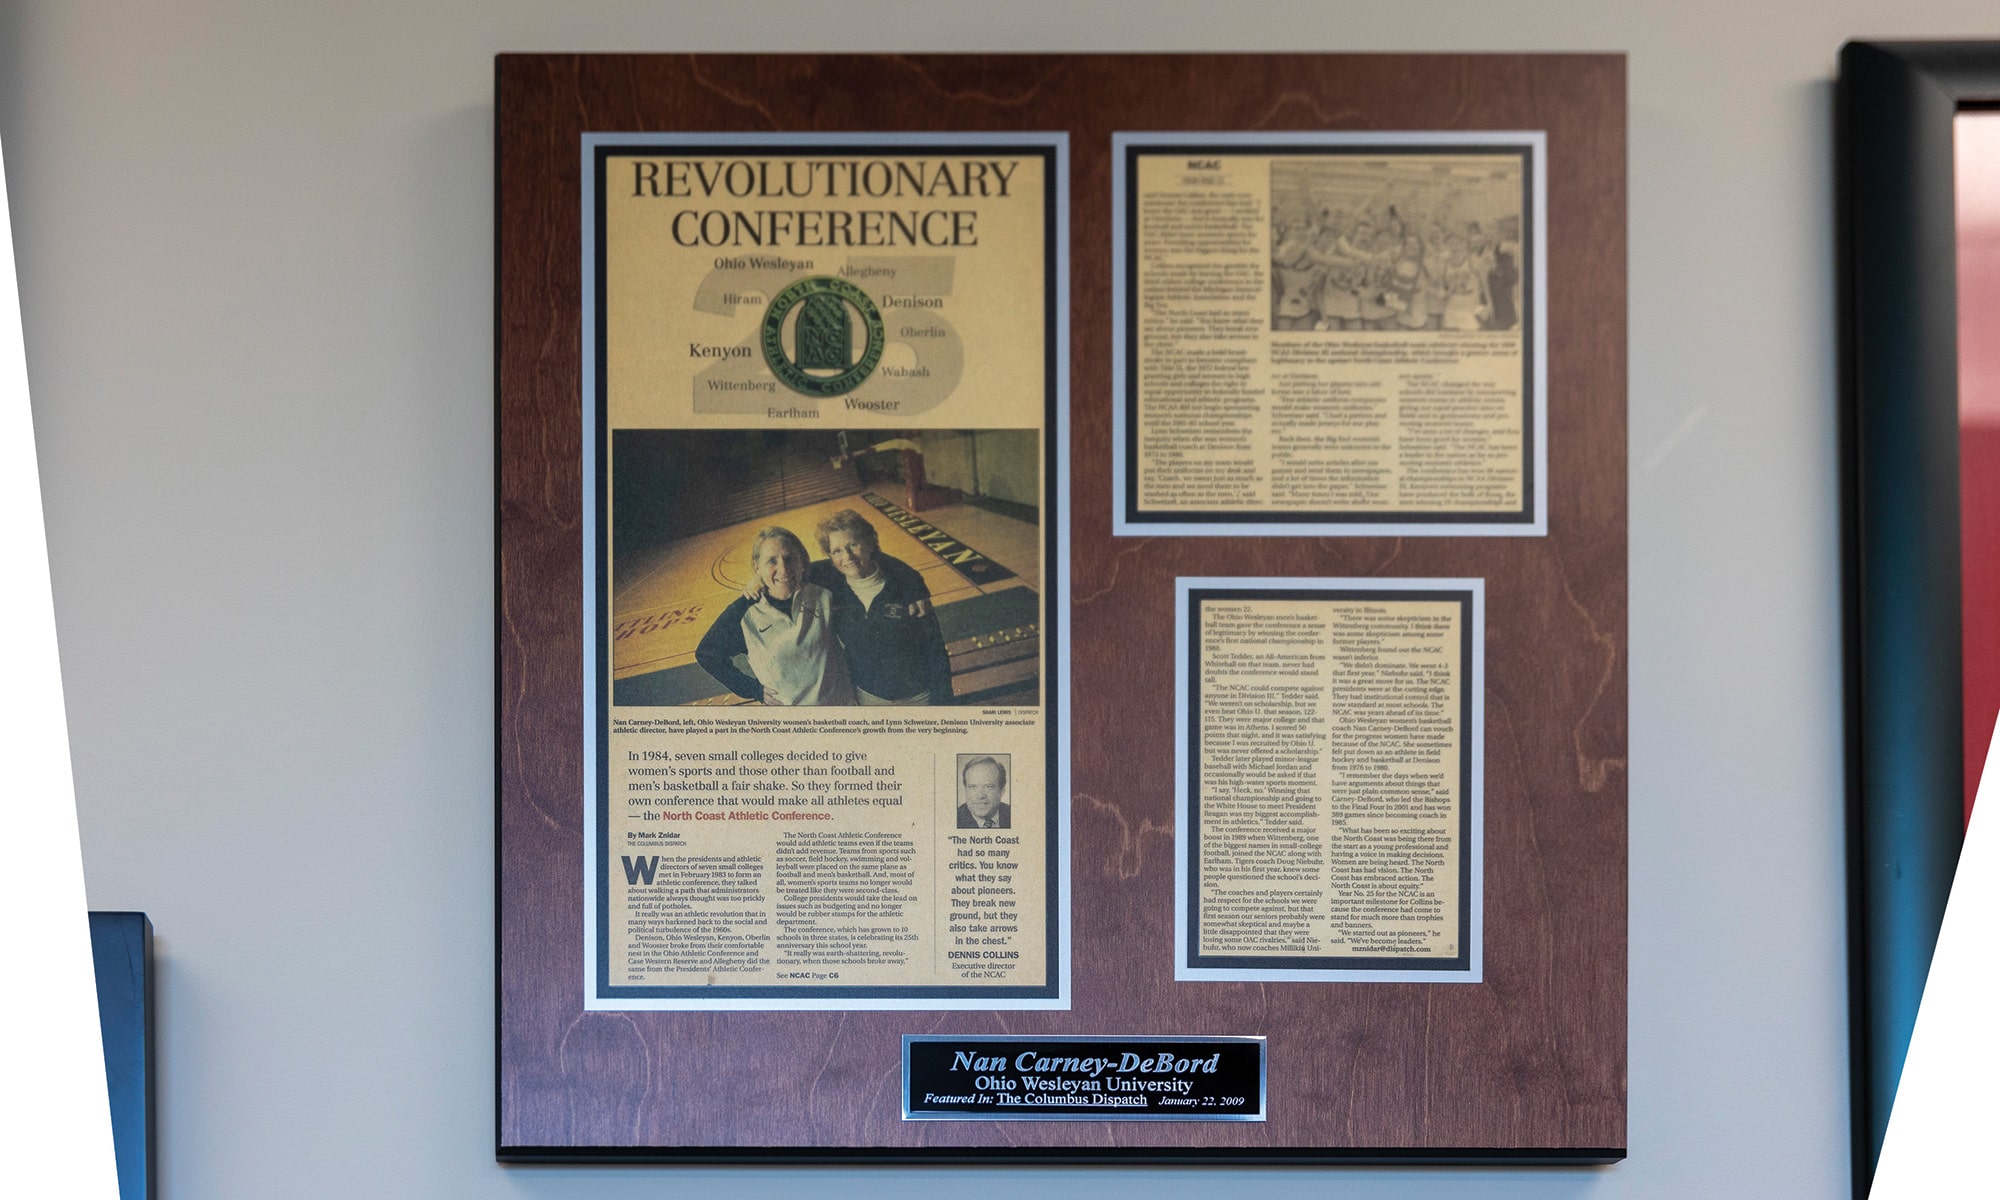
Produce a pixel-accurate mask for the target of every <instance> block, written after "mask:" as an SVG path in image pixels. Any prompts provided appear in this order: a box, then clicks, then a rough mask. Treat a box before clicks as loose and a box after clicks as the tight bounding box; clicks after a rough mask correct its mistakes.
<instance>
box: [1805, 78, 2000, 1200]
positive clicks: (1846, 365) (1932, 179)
mask: <svg viewBox="0 0 2000 1200" xmlns="http://www.w3.org/2000/svg"><path fill="white" fill-rule="evenodd" d="M1992 107H2000V42H1858V41H1857V42H1849V43H1848V44H1847V45H1845V46H1844V47H1842V48H1841V54H1840V86H1839V108H1838V118H1837V119H1838V123H1839V137H1838V145H1837V170H1838V174H1839V221H1838V230H1839V233H1838V236H1839V238H1840V267H1841V292H1842V304H1841V326H1842V327H1841V343H1842V379H1841V383H1842V410H1843V411H1842V420H1841V429H1842V442H1843V446H1842V473H1843V479H1842V484H1843V487H1842V491H1843V497H1844V499H1843V506H1844V512H1843V514H1842V516H1843V526H1844V535H1845V536H1844V542H1845V546H1844V549H1845V554H1844V558H1845V562H1844V564H1843V576H1844V578H1843V583H1844V585H1845V591H1846V612H1845V615H1844V632H1845V637H1846V650H1847V654H1846V688H1847V711H1846V715H1847V723H1848V733H1847V756H1848V762H1847V767H1848V772H1847V777H1848V795H1847V817H1848V919H1849V957H1848V962H1849V990H1850V993H1849V1033H1850V1039H1851V1071H1852V1087H1853V1104H1852V1122H1853V1154H1854V1171H1853V1177H1854V1189H1855V1191H1854V1194H1855V1195H1856V1196H1857V1197H1863V1196H1866V1195H1867V1192H1868V1187H1869V1184H1870V1182H1871V1180H1872V1177H1873V1174H1874V1168H1875V1163H1876V1159H1877V1157H1878V1156H1879V1154H1880V1152H1881V1148H1882V1138H1883V1134H1884V1133H1885V1131H1886V1130H1887V1128H1888V1121H1889V1109H1890V1105H1891V1103H1892V1102H1893V1101H1894V1099H1895V1094H1896V1084H1897V1080H1898V1078H1899V1076H1900V1075H1901V1072H1902V1066H1903V1058H1904V1055H1905V1053H1906V1052H1907V1050H1908V1047H1909V1040H1910V1033H1911V1030H1912V1029H1913V1028H1914V1026H1915V1023H1916V1016H1917V1005H1918V1002H1919V1001H1920V1000H1921V999H1922V996H1923V989H1924V980H1925V977H1926V975H1927V973H1928V971H1929V967H1930V960H1931V952H1932V950H1933V949H1934V947H1935V946H1936V944H1937V936H1938V929H1939V927H1940V925H1941V924H1942V922H1943V919H1944V909H1945V901H1946V898H1947V897H1948V896H1949V894H1950V891H1951V881H1952V874H1953V872H1954V871H1955V869H1956V867H1957V863H1958V853H1959V848H1960V845H1961V844H1962V842H1963V840H1964V801H1963V796H1964V783H1963V761H1964V760H1963V757H1962V755H1963V727H1962V721H1963V698H1962V697H1963V691H1962V689H1963V673H1962V665H1961V662H1962V660H1961V626H1960V621H1961V616H1962V613H1961V604H1960V591H1959V588H1960V541H1959V445H1958V402H1959V393H1958V323H1957V314H1958V297H1957V270H1956V247H1957V230H1956V219H1955V216H1956V214H1955V205H1954V198H1953V130H1954V125H1953V122H1954V119H1955V118H1956V117H1957V115H1958V114H1959V113H1961V112H1963V111H1966V110H1968V109H1980V108H1992Z"/></svg>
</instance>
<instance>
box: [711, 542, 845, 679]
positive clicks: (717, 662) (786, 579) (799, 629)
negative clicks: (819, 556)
mask: <svg viewBox="0 0 2000 1200" xmlns="http://www.w3.org/2000/svg"><path fill="white" fill-rule="evenodd" d="M750 567H751V572H752V574H753V575H754V576H755V578H756V581H757V585H758V586H759V587H760V588H761V590H762V594H761V595H760V596H758V597H757V598H756V599H752V598H750V597H748V596H739V597H738V598H737V599H735V600H733V601H731V602H730V605H729V607H728V608H725V609H723V610H722V615H721V616H718V617H717V618H716V619H715V623H714V624H713V625H710V626H709V627H708V632H707V633H705V634H703V635H702V639H701V644H700V645H698V646H696V647H695V652H694V659H695V661H696V662H698V663H700V664H701V669H702V670H704V671H707V672H708V673H709V674H710V675H711V676H713V677H714V679H715V681H716V682H717V683H719V684H721V685H722V686H724V687H726V688H728V689H729V690H730V691H732V692H734V693H736V694H737V695H739V696H741V697H743V698H744V699H745V700H761V701H763V702H764V703H766V704H853V703H855V697H854V684H853V682H852V681H851V679H850V678H849V676H848V672H847V658H846V656H845V655H843V654H842V653H841V649H840V641H839V637H838V635H837V634H836V633H835V632H834V622H833V608H834V604H833V595H832V593H830V592H829V591H828V590H827V589H826V587H824V586H823V585H821V584H816V583H814V582H812V580H811V579H810V578H809V577H808V575H809V569H808V568H809V559H808V556H807V554H806V547H805V543H804V542H801V541H800V540H799V538H798V535H797V534H795V533H793V532H792V531H791V530H789V529H786V528H785V527H783V526H782V525H773V526H771V527H769V528H768V529H762V530H759V531H758V533H757V536H756V537H755V538H754V539H752V540H751V542H750ZM739 654H740V655H743V656H744V658H745V659H747V660H748V661H749V664H750V673H749V674H747V675H746V674H744V673H743V672H742V671H740V670H738V669H737V667H736V663H735V658H736V656H737V655H739Z"/></svg>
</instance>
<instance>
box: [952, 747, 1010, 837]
mask: <svg viewBox="0 0 2000 1200" xmlns="http://www.w3.org/2000/svg"><path fill="white" fill-rule="evenodd" d="M1012 758H1013V755H1011V754H961V755H959V756H958V827H959V828H960V829H1012V828H1013V827H1014V806H1013V805H1011V804H1009V803H1007V763H1008V762H1009V760H1011V759H1012Z"/></svg>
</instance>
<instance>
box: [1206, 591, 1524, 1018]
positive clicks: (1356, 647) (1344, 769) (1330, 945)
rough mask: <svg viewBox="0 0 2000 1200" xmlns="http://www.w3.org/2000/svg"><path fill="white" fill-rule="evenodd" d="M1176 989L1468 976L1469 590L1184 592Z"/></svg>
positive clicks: (1473, 867)
mask: <svg viewBox="0 0 2000 1200" xmlns="http://www.w3.org/2000/svg"><path fill="white" fill-rule="evenodd" d="M1178 602H1179V603H1178V612H1177V618H1178V623H1179V645H1180V654H1179V661H1180V662H1181V663H1182V667H1181V671H1182V677H1181V680H1180V688H1179V696H1178V705H1179V710H1180V711H1179V718H1180V722H1181V729H1182V731H1183V749H1182V751H1181V759H1180V762H1179V763H1178V764H1177V765H1178V768H1179V770H1178V782H1179V792H1178V797H1177V805H1178V807H1177V824H1176V833H1177V850H1178V853H1179V859H1178V861H1177V870H1176V917H1177V922H1178V933H1179V937H1178V939H1177V940H1178V951H1177V955H1176V977H1177V978H1181V979H1229V980H1271V981H1284V980H1292V981H1304V980H1335V979H1338V980H1343V981H1347V982H1355V981H1384V982H1413V981H1422V982H1448V981H1460V982H1474V981H1477V980H1478V979H1479V977H1480V919H1481V915H1480V914H1481V904H1480V885H1481V876H1480V866H1479V864H1480V859H1481V855H1480V849H1479V845H1480V832H1479V831H1480V814H1481V788H1482V775H1481V764H1480V757H1481V756H1480V748H1481V738H1480V725H1481V703H1480V665H1479V664H1480V661H1481V657H1482V655H1483V648H1484V639H1483V636H1482V633H1481V629H1482V626H1483V624H1484V603H1485V602H1484V587H1483V584H1482V581H1480V580H1447V579H1426V580H1407V579H1406V580H1379V579H1366V580H1352V579H1349V580H1333V579H1183V580H1180V581H1179V587H1178Z"/></svg>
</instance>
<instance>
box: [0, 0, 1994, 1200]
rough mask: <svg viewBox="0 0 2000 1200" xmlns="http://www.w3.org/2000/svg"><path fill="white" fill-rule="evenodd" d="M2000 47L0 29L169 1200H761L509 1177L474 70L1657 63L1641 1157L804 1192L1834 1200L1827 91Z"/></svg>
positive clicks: (1480, 22)
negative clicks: (154, 1023) (991, 54)
mask: <svg viewBox="0 0 2000 1200" xmlns="http://www.w3.org/2000/svg"><path fill="white" fill-rule="evenodd" d="M1996 27H2000V15H1996V14H1995V12H1994V10H1993V8H1992V6H1991V4H1990V0H1968V2H1964V3H1952V2H1948V0H1906V2H1904V3H1900V4H1895V5H1888V4H1880V5H1864V4H1860V3H1853V2H1846V3H1841V2H1826V0H1782V2H1779V3H1770V4H1762V5H1759V4H1749V3H1743V2H1742V0H1727V2H1717V0H1687V2H1683V3H1678V4H1665V3H1655V4H1652V5H1647V6H1645V7H1644V8H1643V9H1635V10H1634V11H1633V12H1632V13H1630V14H1624V13H1620V12H1617V11H1614V6H1613V5H1610V4H1604V3H1598V2H1595V0H1537V2H1532V3H1520V2H1512V0H1506V2H1502V0H1493V2H1488V3H1479V2H1466V3H1437V2H1429V3H1427V2H1422V0H1404V2H1401V3H1369V4H1353V5H1342V4H1337V3H1330V2H1328V0H1312V2H1303V3H1302V2H1294V0H1262V2H1260V3H1256V4H1245V5H1240V6H1229V5H1220V4H1198V3H1192V2H1186V0H1183V2H1179V3H1173V4H1170V5H1158V4H1146V3H1139V2H1129V3H1124V4H1116V5H1112V4H1099V5H1084V4H1077V3H1073V2H1070V0H1023V2H1021V3H1019V4H1017V5H1014V6H1011V7H1009V6H1003V5H994V4H988V3H932V4H927V5H921V6H906V5H895V4H888V3H881V2H878V0H847V2H844V3H838V4H825V5H813V6H806V5H784V4H777V3H769V2H763V3H757V2H748V3H738V4H735V5H734V6H730V7H727V8H725V6H724V5H723V4H722V3H720V0H707V2H704V3H699V4H694V3H690V4H681V5H666V4H642V3H624V4H614V3H587V2H585V3H573V4H550V3H534V2H531V0H488V2H484V3H480V2H475V0H347V2H345V3H340V4H332V3H327V4H282V3H273V2H272V0H186V2H184V3H179V4H172V5H164V4H150V3H138V2H131V3H109V2H107V0H61V2H56V0H35V2H26V0H20V2H10V0H0V143H4V147H5V151H6V154H7V177H8V183H9V186H10V188H11V189H12V192H11V199H12V202H13V213H14V222H15V226H14V233H15V238H16V245H17V247H18V254H19V262H20V271H21V281H20V282H21V289H22V296H23V301H24V307H25V311H26V333H27V347H28V356H29V368H30V373H31V379H32V383H33V388H34V399H35V413H36V420H37V427H38V436H39V441H40V450H41V455H42V471H43V484H44V489H45V493H46V504H47V513H48V524H49V545H50V554H51V557H52V565H53V570H54V580H55V590H56V603H57V615H58V620H59V625H60V632H61V637H62V647H63V658H64V668H65V669H64V676H65V681H66V687H67V698H68V704H69V713H70V719H71V727H72V738H73V744H74V747H75V750H74V753H75V762H76V777H77V791H78V799H79V805H80V807H81V811H82V826H83V837H84V851H85V861H86V866H87V871H88V875H89V883H90V898H91V902H92V904H93V905H94V906H96V907H99V908H137V909H144V910H146V911H148V912H150V913H151V914H152V917H153V919H154V921H155V922H156V923H157V926H158V929H159V934H160V940H159V943H158V946H159V953H160V960H161V963H162V968H163V973H162V980H161V984H162V986H161V992H160V995H161V1023H160V1034H161V1036H162V1045H161V1054H160V1064H159V1065H160V1070H161V1092H160V1101H161V1123H160V1134H161V1165H162V1179H163V1184H164V1187H163V1194H164V1195H165V1196H166V1197H167V1200H194V1198H201V1200H233V1198H245V1200H270V1198H272V1197H287V1198H306V1197H329V1198H338V1200H351V1198H354V1197H375V1196H382V1197H406V1196H407V1197H459V1196H474V1197H487V1196H492V1197H507V1196H521V1197H535V1198H542V1200H583V1198H591V1200H597V1198H624V1197H638V1196H652V1195H659V1194H667V1193H669V1192H674V1191H678V1190H679V1189H682V1188H686V1189H689V1191H688V1192H687V1194H697V1193H696V1192H695V1191H694V1190H693V1189H697V1188H698V1189H701V1193H700V1194H713V1195H718V1196H753V1195H764V1194H773V1193H776V1192H778V1191H780V1190H781V1189H784V1190H790V1189H793V1188H796V1187H798V1186H800V1185H801V1184H803V1183H807V1182H808V1179H807V1176H806V1173H805V1172H803V1171H801V1170H783V1171H780V1170H750V1169H744V1170H717V1169H703V1170H670V1169H660V1168H644V1169H609V1170H607V1169H578V1168H565V1169H519V1168H513V1169H503V1168H501V1167H498V1166H496V1165H495V1164H494V1163H493V1162H492V1158H491V1145H492V1129H493V1118H492V1081H493V1080H492V1075H493V1066H492V1034H491V1024H492V1016H493V991H492V979H491V950H490V947H491V915H492V899H491V894H492V853H491V852H492V834H491V829H492V821H491V815H490V814H491V803H492V759H493V731H492V721H491V714H492V635H493V627H492V621H491V616H490V613H491V605H492V583H493V577H492V551H491V534H490V528H491V525H490V522H491V503H492V501H491V484H492V479H491V468H490V460H491V455H492V410H491V400H492V366H491V363H492V327H491V313H492V307H491V288H492V252H491V243H492V232H491V217H490V212H491V187H492V162H491V150H490V145H491V137H492V111H491V99H492V66H491V56H492V55H493V54H494V53H495V52H497V51H501V50H614V49H615V50H632V49H645V48H657V49H661V50H667V49H676V50H751V49H793V50H818V49H852V50H860V49H869V48H875V47H882V46H887V47H892V48H898V49H965V50H974V49H980V50H1025V49H1104V50H1111V49H1132V50H1138V49H1145V50H1224V49H1232V50H1267V49H1278V48H1282V49H1288V50H1302V49H1325V50H1365V49H1440V50H1444V49H1467V50H1482V49H1483V50H1558V49H1588V50H1626V51H1629V52H1630V53H1631V63H1630V67H1631V76H1630V78H1631V141H1630V150H1631V229H1632V241H1631V255H1630V273H1631V315H1632V327H1631V339H1630V347H1631V365H1632V389H1631V415H1632V420H1631V428H1632V438H1631V461H1632V554H1631V582H1632V596H1633V600H1632V623H1631V645H1632V672H1631V679H1632V693H1631V714H1632V759H1631V781H1632V793H1631V800H1632V875H1631V881H1632V882H1631V886H1632V931H1631V932H1632V937H1631V946H1632V949H1631V955H1632V957H1631V967H1632V970H1631V999H1632V1003H1631V1134H1630V1146H1631V1155H1632V1157H1631V1159H1630V1161H1628V1162H1626V1163H1624V1164H1623V1165H1620V1166H1617V1167H1612V1168H1607V1169H1599V1170H1592V1169H1582V1170H1558V1171H1425V1170H1399V1171H1383V1170H1344V1171H1333V1172H1329V1171H1317V1170H1283V1171H1254V1172H1252V1171H1215V1170H1189V1169H1176V1170H1159V1171H1110V1170H1091V1171H1055V1170H1043V1171H1035V1172H1031V1173H1028V1177H1027V1178H1023V1177H1022V1175H1021V1174H1017V1173H1012V1172H1001V1171H992V1170H980V1171H970V1172H946V1171H939V1170H921V1171H918V1170H912V1171H885V1170H875V1169H867V1170H863V1169H845V1170H837V1171H821V1172H815V1173H814V1176H815V1178H814V1179H813V1180H812V1183H813V1186H814V1187H815V1188H816V1189H819V1190H821V1191H822V1193H823V1194H828V1195H831V1196H835V1197H844V1196H864V1195H866V1196H870V1197H881V1198H882V1200H895V1198H899V1197H917V1196H928V1195H930V1194H931V1193H932V1192H933V1191H934V1190H935V1189H936V1188H938V1187H939V1186H941V1185H942V1184H944V1183H947V1182H949V1183H950V1184H952V1185H954V1186H957V1187H958V1189H959V1190H958V1192H957V1194H967V1195H985V1194H993V1195H1008V1196H1012V1195H1017V1194H1019V1192H1020V1190H1021V1188H1022V1187H1023V1186H1027V1187H1033V1188H1037V1189H1043V1190H1044V1191H1048V1190H1053V1191H1054V1192H1056V1193H1057V1194H1062V1193H1067V1192H1070V1191H1072V1190H1076V1191H1080V1190H1083V1189H1086V1188H1087V1189H1089V1190H1090V1191H1092V1192H1094V1193H1096V1194H1098V1195H1100V1196H1105V1197H1139V1196H1145V1197H1148V1198H1149V1200H1168V1198H1173V1197H1195V1196H1204V1197H1205V1196H1210V1195H1213V1194H1214V1192H1215V1189H1217V1188H1218V1187H1243V1186H1255V1187H1258V1188H1259V1189H1261V1194H1265V1195H1271V1196H1276V1197H1290V1196H1298V1197H1304V1196H1320V1195H1324V1194H1328V1193H1330V1192H1333V1191H1336V1190H1338V1191H1340V1193H1341V1194H1343V1195H1349V1196H1357V1197H1396V1198H1415V1197H1447V1196H1449V1197H1460V1196H1479V1197H1559V1198H1561V1197H1581V1196H1590V1197H1607V1198H1611V1197H1615V1198H1618V1200H1628V1198H1630V1200H1637V1198H1641V1197H1644V1198H1648V1200H1655V1198H1657V1200H1666V1198H1669V1197H1672V1198H1676V1200H1678V1198H1681V1197H1687V1196H1695V1195H1702V1196H1708V1195H1716V1196H1746V1197H1760V1198H1777V1197H1836V1196H1840V1195H1842V1194H1844V1189H1845V1187H1846V1175H1847V1170H1846V1149H1845V1146H1846V1136H1847V1126H1846V1116H1847V1106H1846V1102H1845V1094H1846V1087H1847V1077H1846V1053H1845V1037H1846V1033H1845V1025H1844V1015H1843V1007H1844V1006H1843V988H1844V975H1843V970H1844V967H1843V944H1844V942H1843V933H1842V925H1841V921H1842V911H1843V907H1842V905H1843V901H1842V870H1841V848H1840V803H1841V792H1840V776H1839V764H1840V756H1839V727H1838V722H1839V715H1840V706H1839V671H1838V657H1837V654H1838V624H1837V609H1836V595H1837V590H1838V586H1839V575H1838V570H1837V558H1836V498H1837V484H1836V472H1835V462H1834V448H1835V430H1834V378H1835V376H1834V320H1833V313H1834V294H1833V282H1834V272H1833V258H1832V236H1833V235H1832V217H1831V203H1830V195H1831V187H1832V180H1831V159H1830V144H1831V132H1832V115H1831V105H1832V91H1831V83H1830V78H1831V76H1832V73H1833V62H1834V55H1835V53H1836V50H1837V48H1838V47H1839V45H1840V43H1841V42H1842V41H1843V40H1844V39H1846V38H1849V37H1853V36H1918V35H1930V36H1943V35H1964V34H1977V33H1980V32H1984V33H1985V34H1987V35H1988V36H1994V35H1996V34H2000V28H1996Z"/></svg>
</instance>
